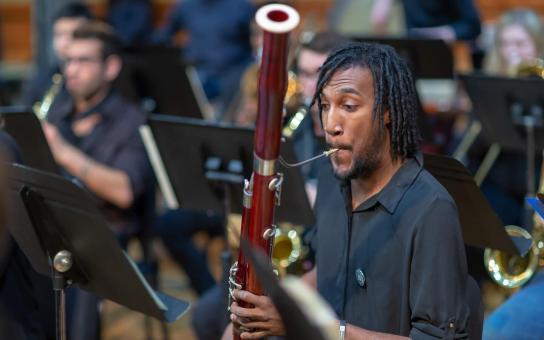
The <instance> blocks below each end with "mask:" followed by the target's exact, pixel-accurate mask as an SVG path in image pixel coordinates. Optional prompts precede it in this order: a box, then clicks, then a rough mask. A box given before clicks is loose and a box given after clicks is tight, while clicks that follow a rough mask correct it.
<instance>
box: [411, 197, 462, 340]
mask: <svg viewBox="0 0 544 340" xmlns="http://www.w3.org/2000/svg"><path fill="white" fill-rule="evenodd" d="M425 211H427V212H426V213H424V214H423V215H422V217H421V219H420V221H419V223H418V229H417V231H416V233H415V235H414V239H413V257H412V264H411V274H410V309H411V311H412V314H411V323H412V328H411V331H410V338H411V339H416V340H418V339H466V338H468V319H469V307H468V306H469V305H468V298H467V287H466V286H467V275H468V274H467V267H466V258H465V250H464V246H463V241H462V235H461V229H460V225H459V218H458V212H457V208H456V206H455V203H453V201H452V200H451V199H448V198H447V197H440V196H439V195H437V197H435V199H434V200H433V201H432V202H431V203H430V205H429V206H428V207H427V209H425Z"/></svg>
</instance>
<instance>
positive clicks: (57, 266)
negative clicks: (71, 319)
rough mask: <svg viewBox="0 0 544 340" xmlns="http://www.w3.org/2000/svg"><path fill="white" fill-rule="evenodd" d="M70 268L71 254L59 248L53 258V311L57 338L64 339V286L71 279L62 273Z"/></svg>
mask: <svg viewBox="0 0 544 340" xmlns="http://www.w3.org/2000/svg"><path fill="white" fill-rule="evenodd" d="M71 268H72V254H71V253H70V252H69V251H67V250H61V251H59V252H58V253H57V254H56V255H55V258H54V259H53V275H52V278H53V290H54V291H55V313H56V330H57V340H66V339H67V338H66V291H65V290H66V288H68V286H69V285H70V283H71V281H70V280H67V279H66V278H65V277H64V273H66V272H67V271H69V270H70V269H71Z"/></svg>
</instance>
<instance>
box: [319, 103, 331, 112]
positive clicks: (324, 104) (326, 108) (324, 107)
mask: <svg viewBox="0 0 544 340" xmlns="http://www.w3.org/2000/svg"><path fill="white" fill-rule="evenodd" d="M330 107H331V106H330V105H329V104H327V103H321V109H322V110H323V111H328V110H329V108H330Z"/></svg>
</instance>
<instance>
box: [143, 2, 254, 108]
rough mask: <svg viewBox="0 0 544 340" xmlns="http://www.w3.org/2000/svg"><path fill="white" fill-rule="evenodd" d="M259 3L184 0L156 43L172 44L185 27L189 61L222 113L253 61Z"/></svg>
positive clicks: (160, 30) (160, 33)
mask: <svg viewBox="0 0 544 340" xmlns="http://www.w3.org/2000/svg"><path fill="white" fill-rule="evenodd" d="M254 13H255V6H254V5H253V4H252V3H251V2H250V1H248V0H184V1H181V2H179V3H178V4H177V5H176V6H175V7H174V8H173V9H172V10H171V12H170V14H169V16H168V19H167V21H166V23H165V24H164V26H162V27H161V28H160V29H159V30H158V31H157V32H156V34H155V36H154V39H153V40H154V42H158V43H166V44H170V43H171V42H172V38H173V37H174V36H175V34H176V33H177V32H178V31H180V30H184V31H185V32H186V33H187V35H188V37H187V41H186V44H185V46H184V48H183V56H184V58H185V60H186V61H187V62H188V63H190V64H193V65H194V66H195V67H196V69H197V72H198V75H199V78H200V80H201V82H202V85H203V88H204V91H205V93H206V95H207V96H208V99H209V100H210V101H211V102H212V103H213V104H215V105H216V107H217V109H218V112H220V113H222V112H223V111H224V110H225V109H226V108H227V107H228V105H229V103H230V102H231V100H232V99H233V98H234V96H235V95H236V93H237V90H238V88H239V82H240V78H241V76H242V74H243V72H244V70H245V69H246V67H247V66H248V65H249V64H250V63H251V62H252V59H253V57H252V50H251V43H250V24H251V21H252V20H253V16H254Z"/></svg>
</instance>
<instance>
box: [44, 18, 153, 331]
mask: <svg viewBox="0 0 544 340" xmlns="http://www.w3.org/2000/svg"><path fill="white" fill-rule="evenodd" d="M119 53H120V41H119V39H118V37H117V35H116V34H115V32H114V31H113V29H111V27H109V26H108V25H106V24H104V23H100V22H87V23H85V24H82V25H81V26H79V27H78V28H77V29H76V30H75V31H74V34H73V37H72V39H71V42H70V44H69V45H68V47H67V49H66V54H65V56H64V57H65V61H64V67H63V76H64V78H65V84H66V90H67V92H68V94H69V96H65V97H58V98H57V99H56V100H55V102H54V103H53V105H52V107H51V110H50V111H49V114H48V116H47V122H45V123H44V124H43V128H44V132H45V136H46V137H47V141H48V143H49V146H50V148H51V151H52V153H53V156H54V157H55V160H56V161H57V162H58V164H59V165H60V166H61V167H62V168H63V169H64V170H65V171H66V172H67V173H68V174H69V175H71V176H74V177H76V178H77V179H78V180H79V181H80V182H81V183H82V184H83V185H84V186H85V187H86V188H87V189H88V190H89V191H90V192H91V193H92V194H94V195H95V196H96V198H97V199H98V206H99V208H100V209H101V211H102V212H103V213H104V216H105V218H106V220H107V221H108V222H109V224H110V226H111V227H112V229H113V231H114V232H115V234H116V235H117V238H118V240H119V241H120V243H121V245H122V246H126V244H127V242H128V239H129V238H130V237H133V236H135V235H136V234H137V233H139V232H140V231H142V230H143V229H144V228H146V227H149V226H150V224H151V223H152V220H151V219H152V217H153V204H154V190H153V189H154V180H153V174H152V171H151V166H150V165H149V162H148V159H147V155H146V152H145V149H144V146H143V143H142V142H141V140H140V137H139V134H138V127H139V126H140V125H141V124H144V123H145V114H144V113H143V112H142V111H140V109H139V108H137V107H136V106H134V105H133V104H131V103H129V102H127V101H126V100H125V99H123V98H122V97H120V96H119V95H118V94H117V93H115V92H114V91H112V89H111V82H112V81H113V80H114V79H115V78H116V77H117V75H118V74H119V71H120V70H121V67H122V61H121V57H120V55H119ZM74 294H76V297H75V300H72V301H75V302H74V303H75V306H73V310H72V312H71V313H68V315H69V316H70V317H71V320H70V319H69V320H68V322H69V324H68V326H69V328H68V332H69V334H72V336H74V337H77V339H97V338H98V337H99V335H100V330H99V315H98V310H97V302H98V298H97V297H95V296H94V295H92V294H89V293H86V292H84V291H83V290H77V291H75V293H74ZM69 298H70V296H69ZM68 306H69V307H70V306H72V304H71V302H70V300H68ZM69 310H70V309H69Z"/></svg>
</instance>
